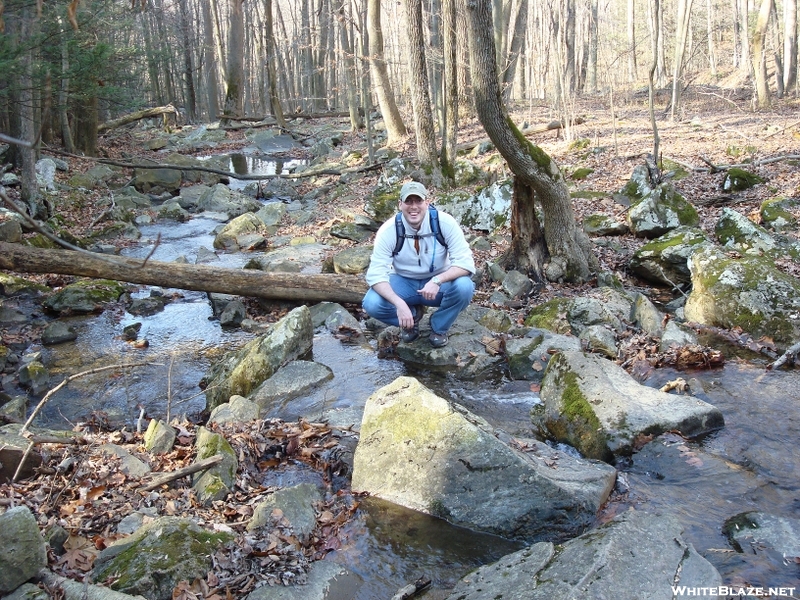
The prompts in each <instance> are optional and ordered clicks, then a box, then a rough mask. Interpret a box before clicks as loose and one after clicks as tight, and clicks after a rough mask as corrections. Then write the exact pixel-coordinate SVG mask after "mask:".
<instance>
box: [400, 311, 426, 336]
mask: <svg viewBox="0 0 800 600" xmlns="http://www.w3.org/2000/svg"><path fill="white" fill-rule="evenodd" d="M424 314H425V307H424V306H417V308H416V309H415V312H414V326H413V327H412V328H411V329H403V330H402V331H401V332H400V339H401V340H403V341H404V342H405V343H406V344H410V343H411V342H413V341H414V340H415V339H417V338H418V337H419V322H420V321H422V315H424Z"/></svg>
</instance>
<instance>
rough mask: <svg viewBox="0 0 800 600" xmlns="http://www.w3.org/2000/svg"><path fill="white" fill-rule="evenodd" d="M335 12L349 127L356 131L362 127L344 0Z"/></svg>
mask: <svg viewBox="0 0 800 600" xmlns="http://www.w3.org/2000/svg"><path fill="white" fill-rule="evenodd" d="M336 12H337V14H338V15H339V17H338V24H339V41H340V43H341V46H342V54H343V55H344V61H343V62H344V80H345V86H346V88H347V108H348V110H349V111H350V129H351V131H358V130H359V129H361V128H363V127H364V121H362V120H361V115H360V114H359V111H358V109H359V106H358V91H357V88H356V77H357V75H356V61H355V53H354V50H353V44H352V43H351V40H350V38H349V36H348V35H347V18H346V15H345V12H344V0H339V2H338V6H337V8H336Z"/></svg>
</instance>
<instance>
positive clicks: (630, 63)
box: [628, 0, 638, 82]
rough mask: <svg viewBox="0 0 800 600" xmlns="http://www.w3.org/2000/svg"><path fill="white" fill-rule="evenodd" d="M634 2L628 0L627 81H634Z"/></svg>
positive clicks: (635, 70)
mask: <svg viewBox="0 0 800 600" xmlns="http://www.w3.org/2000/svg"><path fill="white" fill-rule="evenodd" d="M637 77H638V73H637V65H636V3H635V2H634V0H628V81H631V82H633V81H636V78H637Z"/></svg>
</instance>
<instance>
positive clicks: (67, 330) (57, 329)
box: [42, 321, 78, 346]
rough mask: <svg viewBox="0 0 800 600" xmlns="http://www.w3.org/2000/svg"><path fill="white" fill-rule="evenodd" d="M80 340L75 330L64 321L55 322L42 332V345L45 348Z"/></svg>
mask: <svg viewBox="0 0 800 600" xmlns="http://www.w3.org/2000/svg"><path fill="white" fill-rule="evenodd" d="M76 339H78V334H77V333H76V332H75V328H74V327H72V326H70V325H67V324H66V323H64V322H63V321H53V322H52V323H49V324H48V325H47V327H45V328H44V331H42V343H43V344H44V345H45V346H51V345H55V344H63V343H64V342H71V341H73V340H76Z"/></svg>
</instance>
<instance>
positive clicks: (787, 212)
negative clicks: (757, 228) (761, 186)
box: [759, 198, 800, 231]
mask: <svg viewBox="0 0 800 600" xmlns="http://www.w3.org/2000/svg"><path fill="white" fill-rule="evenodd" d="M798 206H800V201H799V200H798V199H797V198H772V199H770V200H765V201H764V202H763V203H762V204H761V208H760V210H759V213H760V215H761V222H762V223H763V224H764V226H765V227H769V228H770V229H772V230H773V231H785V230H793V229H795V228H796V227H797V223H798V218H797V217H796V216H795V215H794V213H792V212H791V209H796V208H797V207H798Z"/></svg>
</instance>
